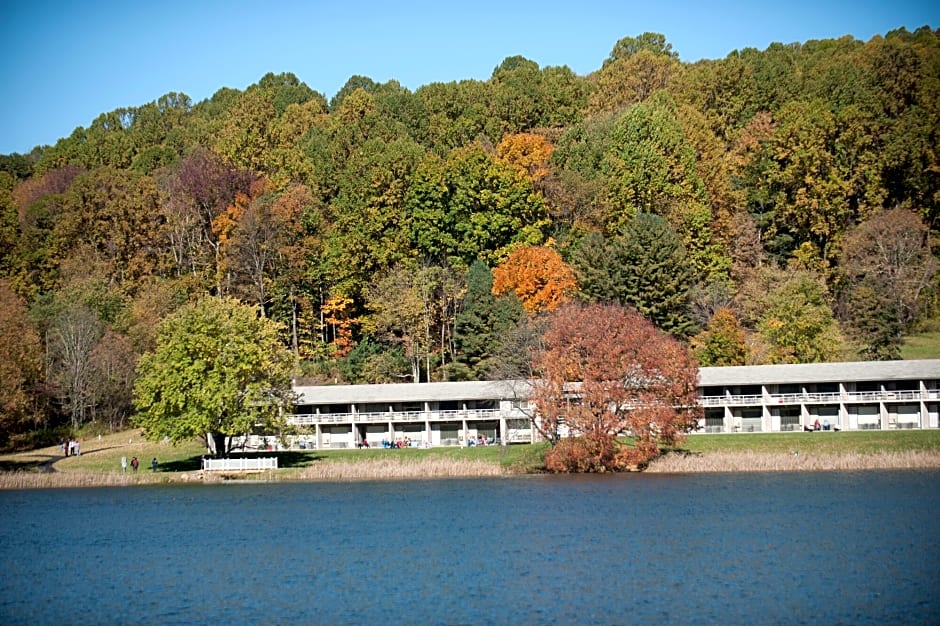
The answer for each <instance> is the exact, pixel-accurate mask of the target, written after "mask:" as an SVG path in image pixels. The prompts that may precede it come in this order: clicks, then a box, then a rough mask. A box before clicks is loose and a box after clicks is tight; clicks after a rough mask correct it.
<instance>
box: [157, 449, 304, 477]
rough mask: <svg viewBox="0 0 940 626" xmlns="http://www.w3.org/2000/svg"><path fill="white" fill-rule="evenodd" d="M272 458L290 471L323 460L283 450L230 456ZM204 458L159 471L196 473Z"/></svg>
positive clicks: (182, 461)
mask: <svg viewBox="0 0 940 626" xmlns="http://www.w3.org/2000/svg"><path fill="white" fill-rule="evenodd" d="M272 456H274V457H277V466H278V468H279V469H288V468H300V467H309V466H310V465H312V464H313V463H314V462H315V461H319V460H321V459H322V458H323V456H322V455H317V454H315V453H311V452H291V451H287V450H282V451H278V452H243V453H242V452H240V453H237V454H232V455H230V458H233V459H235V458H238V459H260V458H266V459H269V458H271V457H272ZM203 458H204V457H202V456H191V457H189V458H188V459H180V460H178V461H167V462H166V463H160V465H159V470H158V471H160V472H195V471H198V470H201V469H202V459H203ZM145 467H146V469H147V470H149V469H150V466H149V464H147V463H145V462H141V465H140V469H141V471H143V470H144V468H145Z"/></svg>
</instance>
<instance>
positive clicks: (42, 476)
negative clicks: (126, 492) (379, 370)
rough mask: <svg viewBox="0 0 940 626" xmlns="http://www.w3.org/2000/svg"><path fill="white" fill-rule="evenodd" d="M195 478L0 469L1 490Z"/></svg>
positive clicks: (191, 478)
mask: <svg viewBox="0 0 940 626" xmlns="http://www.w3.org/2000/svg"><path fill="white" fill-rule="evenodd" d="M187 480H198V478H195V477H193V476H192V475H191V474H175V475H173V474H151V473H143V472H141V473H139V474H133V473H128V474H120V473H113V472H30V471H15V472H0V489H66V488H71V487H129V486H133V485H153V484H160V483H166V482H185V481H187Z"/></svg>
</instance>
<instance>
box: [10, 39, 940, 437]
mask: <svg viewBox="0 0 940 626" xmlns="http://www.w3.org/2000/svg"><path fill="white" fill-rule="evenodd" d="M938 144H940V30H931V29H930V28H928V27H924V28H921V29H919V30H917V31H916V32H913V33H911V32H908V31H906V30H900V31H894V32H891V33H888V34H886V35H885V36H879V37H875V38H873V39H872V40H871V41H868V42H862V41H858V40H855V39H853V38H851V37H844V38H841V39H831V40H821V41H808V42H805V43H802V44H798V43H797V44H786V45H783V44H773V45H771V46H770V47H769V48H767V49H766V50H763V51H760V50H755V49H745V50H741V51H735V52H733V53H731V54H729V55H728V56H727V57H726V58H724V59H720V60H706V61H701V62H697V63H683V62H681V61H679V59H678V55H677V54H676V53H675V52H673V51H672V49H671V46H670V45H669V44H668V43H667V41H666V39H665V37H664V36H662V35H658V34H651V33H646V34H643V35H640V36H638V37H627V38H624V39H623V40H621V41H618V42H616V44H615V45H614V46H613V49H612V51H611V54H610V56H609V58H607V59H598V69H597V70H596V71H594V72H593V73H591V74H590V75H588V76H578V75H575V74H574V73H573V72H572V71H571V70H570V69H568V68H567V67H539V65H538V64H537V63H535V62H533V61H530V60H528V59H525V58H522V57H509V58H506V59H505V60H504V61H503V62H502V63H501V64H500V65H499V66H498V67H496V68H495V69H494V71H493V74H492V76H491V77H490V78H489V79H488V80H486V81H476V80H463V81H459V82H450V83H433V84H428V85H424V86H421V87H420V88H418V89H417V90H415V91H414V92H412V91H410V90H408V89H405V88H403V87H402V86H401V85H399V84H398V83H397V82H395V81H389V82H387V83H381V84H380V83H376V82H375V81H373V80H371V79H369V78H368V77H363V76H353V77H351V78H350V79H349V81H348V82H347V84H346V85H345V86H344V87H343V89H342V90H340V92H339V93H337V94H335V95H334V96H333V97H332V98H330V99H327V97H326V96H324V95H323V94H321V93H318V92H317V91H315V90H314V89H313V88H311V87H309V86H308V85H306V84H304V83H303V82H301V81H300V80H299V79H298V78H297V77H295V76H294V75H292V74H268V75H266V76H264V77H262V78H261V79H260V80H259V81H258V83H257V84H254V85H252V86H250V87H248V88H247V89H245V90H244V91H239V90H235V89H228V88H226V89H220V90H219V91H218V92H216V93H215V94H214V95H213V96H212V97H211V98H210V99H208V100H205V101H202V102H197V103H194V102H192V101H191V99H190V98H189V97H187V96H186V95H185V94H181V93H170V94H166V95H163V96H160V97H159V98H157V99H156V100H154V101H153V102H150V103H147V104H144V105H142V106H138V107H131V108H126V109H118V110H115V111H111V112H108V113H103V114H101V115H100V116H99V117H98V118H96V119H95V120H93V121H92V122H91V123H90V124H89V126H88V127H80V128H77V129H75V131H74V132H73V133H72V135H71V136H69V137H67V138H63V139H61V140H59V141H58V142H57V143H56V144H55V145H54V146H48V147H38V148H36V149H35V150H34V151H33V152H32V153H31V154H29V155H19V154H13V155H5V156H2V157H0V342H2V345H3V346H4V347H3V357H4V358H2V359H0V381H2V389H0V432H2V433H3V436H2V437H0V439H5V438H7V437H9V435H11V434H14V433H19V432H25V431H30V430H34V429H36V428H53V427H56V426H58V425H60V424H68V425H70V426H71V427H73V428H79V427H81V426H82V425H83V424H85V423H87V422H89V421H97V422H100V423H103V424H106V425H110V426H111V427H115V428H116V427H121V426H123V425H124V424H125V423H126V420H127V418H128V416H129V415H130V413H131V411H132V405H131V389H132V387H133V384H134V380H135V375H136V374H135V366H136V363H137V360H138V359H139V357H140V356H141V355H142V354H144V353H146V352H148V351H150V350H152V349H153V348H154V338H155V336H156V329H157V326H158V324H159V323H160V321H161V320H162V319H164V318H166V316H168V315H169V314H170V313H172V312H173V311H174V310H176V309H177V308H178V307H180V306H181V305H183V304H184V303H186V302H188V301H192V300H196V299H198V298H201V297H207V296H208V297H215V296H232V297H235V298H238V299H239V300H241V301H243V302H244V303H247V304H251V305H255V306H257V308H258V311H259V314H260V315H263V316H266V317H268V318H271V319H273V320H276V321H277V322H279V323H281V324H282V340H283V343H284V345H285V346H287V347H289V348H290V349H291V350H292V351H293V352H294V354H295V355H296V357H297V359H298V362H299V368H300V369H299V372H298V374H300V375H303V376H306V377H309V378H313V379H317V380H320V381H324V382H351V383H365V382H387V381H410V380H415V381H425V380H464V379H479V378H489V377H494V376H499V375H504V374H507V373H511V372H513V371H517V372H518V371H520V370H519V369H518V367H521V366H522V365H523V364H522V361H523V360H524V359H523V357H524V352H525V345H526V337H527V333H530V332H531V327H532V323H533V321H535V320H537V319H538V317H539V315H540V313H541V312H543V311H546V310H551V309H552V308H554V307H556V306H557V305H558V304H559V303H561V302H564V301H565V300H569V299H583V300H588V301H600V302H608V301H611V302H619V303H622V304H625V305H628V306H630V307H633V308H635V309H636V310H637V311H638V312H639V313H640V314H641V315H643V316H644V317H646V318H648V319H649V320H651V321H652V322H654V323H655V324H656V325H657V326H659V328H661V329H662V330H664V331H666V332H668V333H670V334H672V335H673V336H675V337H677V338H679V339H681V340H683V341H686V342H688V344H689V345H690V346H691V348H692V349H693V351H694V354H695V355H696V357H697V358H698V359H699V362H700V363H701V364H702V365H729V364H753V363H792V362H812V361H827V360H830V361H831V360H841V359H890V358H898V356H899V354H900V347H901V345H902V342H903V338H904V336H905V335H906V334H908V333H910V332H912V331H913V330H915V329H916V328H918V327H919V325H920V326H922V325H924V324H926V323H928V322H929V321H930V320H931V319H933V318H935V317H936V313H937V307H938V301H937V295H938V290H937V282H936V274H935V268H936V255H935V254H934V252H935V250H934V248H933V246H932V235H933V234H934V233H935V232H936V231H937V229H938V227H940V221H938V220H940V154H938V151H937V146H938ZM517 366H518V367H517Z"/></svg>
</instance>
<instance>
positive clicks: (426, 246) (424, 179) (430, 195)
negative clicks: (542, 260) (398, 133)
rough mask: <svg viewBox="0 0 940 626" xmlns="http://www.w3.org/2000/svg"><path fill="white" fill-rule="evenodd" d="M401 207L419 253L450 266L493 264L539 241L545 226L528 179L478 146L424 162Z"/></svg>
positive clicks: (541, 199)
mask: <svg viewBox="0 0 940 626" xmlns="http://www.w3.org/2000/svg"><path fill="white" fill-rule="evenodd" d="M405 206H406V208H407V209H408V213H409V214H410V215H411V216H412V218H411V225H412V237H413V238H414V247H415V249H416V250H417V251H418V252H419V254H421V255H422V256H424V257H426V258H429V259H434V260H440V262H445V261H451V262H452V263H453V264H454V265H464V266H466V265H469V264H470V263H472V262H473V261H474V260H476V259H482V260H484V261H486V262H488V263H496V262H499V261H500V260H502V259H503V258H504V257H505V256H506V255H507V254H508V253H509V251H510V249H511V248H512V247H513V246H514V245H519V244H529V245H538V244H540V243H542V241H543V240H544V238H545V233H544V230H545V229H546V228H547V227H548V225H549V219H548V212H547V207H546V203H545V199H544V197H543V196H542V195H541V194H539V193H537V192H536V191H535V190H534V188H533V186H532V181H531V179H529V178H528V177H527V176H524V175H522V174H520V173H519V171H518V170H517V169H516V168H515V167H514V166H512V165H509V164H507V163H502V162H499V161H497V160H495V159H494V158H493V157H491V156H490V155H489V154H488V153H486V152H485V151H484V150H483V149H482V148H481V147H480V146H478V145H475V146H470V147H467V148H464V149H462V150H457V151H455V152H454V153H453V154H452V155H451V156H450V157H449V158H448V159H447V160H446V161H443V162H442V161H440V160H439V159H437V158H436V157H432V158H429V159H426V160H425V162H424V163H423V164H422V165H421V166H419V168H418V169H417V171H416V172H415V174H414V176H413V177H412V180H411V186H410V188H409V190H408V193H407V196H406V198H405Z"/></svg>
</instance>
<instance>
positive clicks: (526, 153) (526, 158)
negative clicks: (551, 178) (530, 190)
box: [496, 133, 555, 183]
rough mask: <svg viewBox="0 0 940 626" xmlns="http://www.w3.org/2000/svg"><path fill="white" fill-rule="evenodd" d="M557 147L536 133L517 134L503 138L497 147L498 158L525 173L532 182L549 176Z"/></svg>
mask: <svg viewBox="0 0 940 626" xmlns="http://www.w3.org/2000/svg"><path fill="white" fill-rule="evenodd" d="M554 150H555V147H554V146H553V145H552V144H551V143H549V141H548V140H547V139H545V137H543V136H541V135H536V134H535V133H516V134H513V135H506V136H505V137H503V139H502V141H500V142H499V145H498V146H496V158H497V159H499V160H500V161H502V162H503V163H507V164H509V165H511V166H513V167H515V168H516V169H518V170H519V171H521V172H523V173H525V174H526V175H527V176H528V177H529V178H531V179H532V182H535V183H537V182H539V181H540V180H542V179H543V178H545V177H546V176H548V174H549V169H548V161H549V159H551V158H552V152H554Z"/></svg>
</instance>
